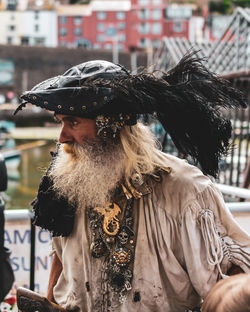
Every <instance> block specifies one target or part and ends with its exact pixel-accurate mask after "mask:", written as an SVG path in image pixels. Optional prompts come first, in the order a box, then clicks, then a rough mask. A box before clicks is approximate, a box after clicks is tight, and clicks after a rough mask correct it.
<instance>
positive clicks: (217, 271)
mask: <svg viewBox="0 0 250 312" xmlns="http://www.w3.org/2000/svg"><path fill="white" fill-rule="evenodd" d="M181 241H182V246H183V253H184V259H185V265H186V270H187V272H188V274H189V277H190V280H191V283H192V285H193V286H194V288H195V290H196V291H197V293H198V294H199V295H200V296H201V297H203V298H204V297H205V296H206V294H207V293H208V291H209V290H210V289H211V287H212V286H213V285H214V284H215V283H216V281H217V280H218V279H220V278H225V274H226V273H227V271H228V269H229V268H230V267H231V266H232V264H235V265H237V266H239V267H241V268H242V270H243V271H245V272H250V236H249V235H248V234H247V233H246V232H245V231H244V230H243V229H242V228H241V227H240V226H239V224H238V223H237V222H236V221H235V220H234V218H233V216H232V214H231V213H230V211H229V210H228V209H227V207H226V206H225V203H224V199H223V197H222V195H221V193H220V191H219V190H218V189H217V188H216V187H215V186H214V185H213V184H212V183H211V184H209V185H208V186H207V187H206V188H205V190H203V191H202V192H201V193H199V194H198V195H197V197H196V200H193V201H191V202H189V203H188V204H187V205H186V207H185V209H184V213H183V216H182V226H181Z"/></svg>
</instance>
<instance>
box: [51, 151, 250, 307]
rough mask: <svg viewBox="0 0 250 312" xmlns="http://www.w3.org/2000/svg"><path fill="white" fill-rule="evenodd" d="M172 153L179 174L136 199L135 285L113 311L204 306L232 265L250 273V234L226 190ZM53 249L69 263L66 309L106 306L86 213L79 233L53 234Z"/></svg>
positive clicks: (58, 291)
mask: <svg viewBox="0 0 250 312" xmlns="http://www.w3.org/2000/svg"><path fill="white" fill-rule="evenodd" d="M164 157H165V158H166V167H170V168H171V172H169V173H168V172H164V171H162V172H161V174H160V179H158V180H157V179H153V178H149V179H147V181H145V183H144V190H146V191H144V192H142V194H143V195H142V196H141V198H139V199H136V200H134V211H135V212H136V218H137V220H136V221H137V243H136V249H135V259H134V276H133V281H132V290H131V291H130V292H129V294H128V297H127V300H126V301H125V302H124V303H123V304H122V305H117V304H116V303H114V305H113V306H112V305H111V307H110V310H109V311H111V312H112V311H116V312H123V311H143V312H152V311H154V312H158V311H159V312H181V311H183V312H184V311H185V310H186V309H192V308H194V307H196V306H198V305H199V304H200V302H201V299H202V298H204V297H205V296H206V294H207V293H208V291H209V290H210V289H211V287H212V286H213V285H214V284H215V283H216V281H217V280H218V279H220V278H223V277H224V276H225V274H226V273H227V271H228V269H230V267H231V266H232V264H235V265H237V266H240V267H241V268H242V269H243V270H244V271H245V272H249V271H250V237H249V235H248V234H247V233H246V232H245V231H244V230H243V229H241V228H240V226H239V225H238V224H237V223H236V222H235V220H234V219H233V217H232V215H231V213H230V212H229V211H228V209H227V208H226V207H225V204H224V201H223V197H222V195H221V193H220V192H219V191H218V189H217V188H216V187H215V186H214V185H213V183H212V182H211V180H210V179H209V178H208V177H206V176H204V175H203V174H202V173H201V171H200V170H199V169H197V168H196V167H194V166H191V165H189V164H188V163H187V162H186V161H184V160H180V159H178V158H176V157H173V156H170V155H166V156H164ZM145 184H146V188H145ZM53 246H54V247H53V248H54V250H55V252H56V253H57V255H58V257H59V259H60V260H61V262H62V264H63V271H62V273H61V275H60V277H59V280H58V282H57V284H56V286H55V287H54V297H55V299H56V301H57V302H58V303H59V304H60V305H61V306H63V307H64V308H66V309H72V310H73V309H76V311H81V312H90V311H101V300H100V296H101V290H100V281H101V265H102V260H101V258H100V259H94V258H92V257H91V256H90V252H89V246H90V232H89V224H88V220H87V217H86V216H85V213H84V212H82V213H81V214H79V215H78V216H77V217H76V221H75V224H74V229H73V232H72V233H71V235H70V236H69V237H55V238H53ZM86 283H88V285H89V290H88V289H87V288H86V285H87V284H86Z"/></svg>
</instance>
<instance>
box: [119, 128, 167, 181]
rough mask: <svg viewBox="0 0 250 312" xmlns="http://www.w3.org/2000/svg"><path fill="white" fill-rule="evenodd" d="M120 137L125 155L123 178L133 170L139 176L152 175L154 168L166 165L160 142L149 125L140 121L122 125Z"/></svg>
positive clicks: (128, 175)
mask: <svg viewBox="0 0 250 312" xmlns="http://www.w3.org/2000/svg"><path fill="white" fill-rule="evenodd" d="M120 139H121V143H122V146H123V149H124V151H125V154H126V156H127V157H126V164H125V179H129V178H130V177H131V175H132V174H133V173H134V172H137V173H138V174H139V175H140V176H142V175H144V174H149V175H153V174H154V172H155V170H156V168H162V167H166V162H165V160H164V153H163V152H161V150H160V147H161V146H160V143H159V142H158V141H157V140H156V138H155V137H154V135H153V134H152V133H151V131H150V129H149V127H147V126H145V125H143V124H142V123H141V122H138V123H137V124H136V125H135V126H132V127H130V126H124V127H123V128H122V129H121V132H120Z"/></svg>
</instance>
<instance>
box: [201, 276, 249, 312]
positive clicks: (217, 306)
mask: <svg viewBox="0 0 250 312" xmlns="http://www.w3.org/2000/svg"><path fill="white" fill-rule="evenodd" d="M202 312H250V274H237V275H234V276H230V277H229V278H226V279H223V280H221V281H219V282H218V283H217V284H216V285H215V286H214V287H213V288H212V289H211V290H210V292H209V293H208V295H207V297H206V298H205V300H204V303H203V305H202Z"/></svg>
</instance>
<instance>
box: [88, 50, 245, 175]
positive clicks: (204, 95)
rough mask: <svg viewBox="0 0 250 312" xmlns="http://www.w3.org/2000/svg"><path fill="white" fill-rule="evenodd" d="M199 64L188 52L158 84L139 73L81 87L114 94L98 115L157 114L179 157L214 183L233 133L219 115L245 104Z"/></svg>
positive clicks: (147, 74) (200, 60)
mask: <svg viewBox="0 0 250 312" xmlns="http://www.w3.org/2000/svg"><path fill="white" fill-rule="evenodd" d="M202 61H203V60H202V59H199V58H196V57H195V52H193V53H191V54H188V55H186V56H185V57H184V58H183V59H182V60H181V61H180V62H179V64H178V65H177V66H176V67H175V68H173V69H172V70H171V71H169V72H168V73H162V77H161V78H159V77H157V76H156V75H155V73H141V74H139V75H131V76H128V77H122V78H117V79H112V80H102V79H97V80H94V81H89V82H85V83H84V86H86V85H88V84H89V87H91V84H92V85H94V86H99V85H100V86H107V87H110V88H112V89H113V93H114V98H113V100H112V103H109V105H107V106H105V107H103V111H101V113H103V114H116V113H119V112H125V113H135V114H148V113H151V114H152V113H156V115H157V117H158V119H159V121H160V122H161V123H162V125H163V127H164V128H165V130H166V131H167V132H168V133H169V135H170V136H171V138H172V140H173V142H174V143H175V145H176V147H177V148H178V149H179V151H180V152H181V153H183V154H185V155H190V156H191V157H193V159H194V160H196V161H197V162H199V164H200V166H201V168H202V170H203V172H204V173H205V174H209V175H212V176H214V177H215V176H216V174H217V172H218V162H219V159H220V158H221V157H222V156H223V155H225V154H226V153H227V151H228V148H229V140H230V137H231V130H232V129H231V123H230V121H229V120H227V119H226V117H224V116H223V114H222V112H221V109H222V108H237V107H246V106H247V104H246V99H245V98H244V96H243V94H242V93H241V92H240V91H239V90H237V89H235V88H233V87H231V86H230V84H229V82H228V81H226V80H224V79H222V78H220V77H218V76H217V75H215V74H214V73H211V72H210V71H209V70H208V69H207V68H206V67H205V66H204V65H203V63H202Z"/></svg>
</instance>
